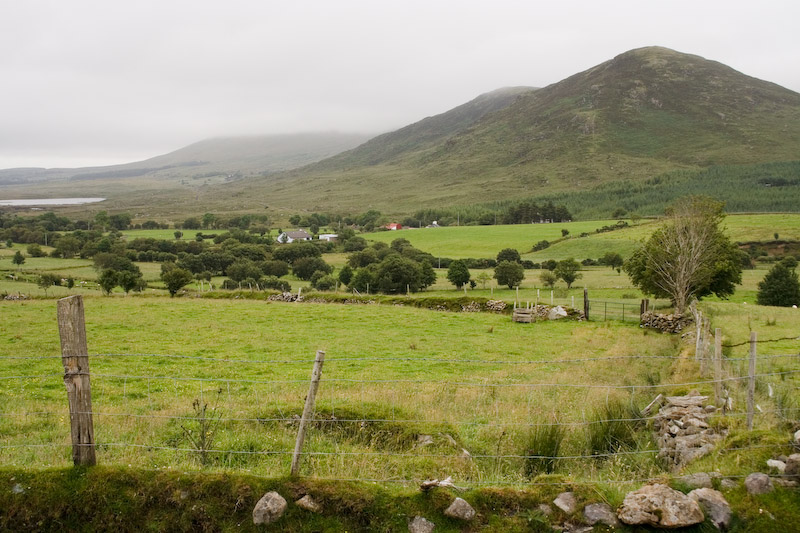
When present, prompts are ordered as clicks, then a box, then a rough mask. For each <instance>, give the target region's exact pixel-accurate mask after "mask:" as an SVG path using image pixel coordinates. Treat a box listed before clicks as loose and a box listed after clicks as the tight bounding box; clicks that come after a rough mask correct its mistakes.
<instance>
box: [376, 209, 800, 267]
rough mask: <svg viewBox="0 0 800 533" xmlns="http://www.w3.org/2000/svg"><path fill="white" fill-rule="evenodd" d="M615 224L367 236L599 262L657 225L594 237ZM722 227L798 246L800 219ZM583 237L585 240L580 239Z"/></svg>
mask: <svg viewBox="0 0 800 533" xmlns="http://www.w3.org/2000/svg"><path fill="white" fill-rule="evenodd" d="M615 223H616V221H614V220H600V221H586V222H568V223H563V224H518V225H506V226H504V225H499V226H454V227H445V228H423V229H420V230H416V229H412V230H401V231H386V232H377V233H370V234H367V235H366V237H367V238H368V239H370V240H374V241H379V242H385V243H391V241H393V240H394V239H398V238H404V239H408V241H409V242H411V244H412V245H414V246H415V247H416V248H419V249H420V250H423V251H425V252H429V253H431V254H433V255H434V256H435V257H450V258H453V259H463V258H468V257H472V258H494V257H496V256H497V253H498V252H499V251H500V250H502V249H503V248H514V249H516V250H518V251H519V252H520V253H521V254H523V259H530V260H532V261H534V262H541V261H543V260H545V259H556V260H561V259H567V258H569V257H573V258H575V259H577V260H579V261H580V260H583V259H586V258H591V259H598V258H600V257H601V256H602V255H603V254H605V253H606V252H617V253H619V254H621V255H622V256H623V257H627V256H629V255H630V254H631V253H633V251H634V250H635V249H636V246H637V245H638V243H639V242H641V241H643V240H645V239H647V238H648V237H649V236H650V235H651V234H652V232H653V231H655V230H656V229H657V228H658V227H659V224H658V222H657V221H655V220H645V221H642V222H639V223H637V224H635V225H631V226H630V227H627V228H623V229H620V230H616V231H611V232H605V233H595V232H594V231H595V230H596V229H597V228H600V227H602V226H606V225H613V224H615ZM724 226H725V228H726V229H725V232H726V233H727V235H728V236H729V237H730V238H731V240H733V241H734V242H752V241H762V242H763V241H772V240H773V239H774V234H775V233H778V235H779V237H780V238H781V239H782V240H793V241H800V214H796V213H791V214H789V213H786V214H746V215H728V216H727V217H726V218H725V221H724ZM561 229H567V230H568V231H569V237H568V238H566V239H562V236H561ZM582 233H588V234H589V235H588V236H587V237H581V236H580V235H581V234H582ZM542 240H547V241H550V242H551V243H552V244H551V246H550V247H548V248H546V249H544V250H541V251H538V252H532V251H531V250H532V249H533V245H534V244H536V243H537V242H539V241H542ZM556 241H557V242H556ZM435 266H436V265H434V267H435Z"/></svg>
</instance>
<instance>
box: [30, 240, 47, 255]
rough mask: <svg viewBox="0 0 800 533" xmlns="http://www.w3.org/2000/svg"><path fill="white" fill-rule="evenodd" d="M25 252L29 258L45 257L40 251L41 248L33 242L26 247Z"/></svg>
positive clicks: (42, 251)
mask: <svg viewBox="0 0 800 533" xmlns="http://www.w3.org/2000/svg"><path fill="white" fill-rule="evenodd" d="M25 250H26V251H27V252H28V255H29V256H31V257H44V256H45V253H44V250H42V247H41V246H39V245H38V244H36V243H35V242H34V243H31V244H29V245H28V247H27V248H26V249H25Z"/></svg>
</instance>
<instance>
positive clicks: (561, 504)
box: [553, 492, 578, 514]
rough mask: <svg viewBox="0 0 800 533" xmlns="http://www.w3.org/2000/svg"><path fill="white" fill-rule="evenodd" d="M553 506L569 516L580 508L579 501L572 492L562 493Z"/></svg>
mask: <svg viewBox="0 0 800 533" xmlns="http://www.w3.org/2000/svg"><path fill="white" fill-rule="evenodd" d="M553 505H555V506H556V507H558V508H559V509H561V510H562V511H564V512H565V513H567V514H572V513H574V512H575V510H576V509H577V508H578V500H577V499H576V498H575V494H574V493H572V492H562V493H561V494H559V495H558V497H557V498H556V499H555V500H553Z"/></svg>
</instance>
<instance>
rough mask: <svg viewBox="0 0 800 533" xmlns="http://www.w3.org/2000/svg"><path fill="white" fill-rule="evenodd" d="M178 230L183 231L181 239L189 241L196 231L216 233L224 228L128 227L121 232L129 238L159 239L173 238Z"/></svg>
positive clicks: (208, 233)
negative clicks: (128, 228)
mask: <svg viewBox="0 0 800 533" xmlns="http://www.w3.org/2000/svg"><path fill="white" fill-rule="evenodd" d="M176 231H180V232H182V233H183V236H182V237H181V240H185V241H191V240H194V238H195V237H196V236H197V234H198V233H202V234H203V235H217V234H219V233H222V232H223V231H224V230H219V229H181V230H176V229H130V230H125V231H123V232H122V234H123V235H124V236H125V237H126V238H127V239H129V240H133V239H136V238H139V237H142V238H148V239H161V240H169V241H172V240H175V232H176Z"/></svg>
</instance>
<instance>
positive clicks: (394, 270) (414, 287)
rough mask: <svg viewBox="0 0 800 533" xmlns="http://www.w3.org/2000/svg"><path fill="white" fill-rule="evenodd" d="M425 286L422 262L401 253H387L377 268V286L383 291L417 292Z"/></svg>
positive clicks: (393, 292) (390, 292) (394, 292)
mask: <svg viewBox="0 0 800 533" xmlns="http://www.w3.org/2000/svg"><path fill="white" fill-rule="evenodd" d="M424 287H425V286H424V284H423V282H422V267H421V266H420V264H419V263H417V262H416V261H413V260H411V259H408V258H406V257H403V256H401V255H399V254H396V253H393V254H389V255H387V256H386V258H385V259H384V260H383V261H381V262H380V263H379V264H378V266H377V269H376V270H375V288H376V289H377V290H379V291H381V292H385V293H389V294H397V293H404V292H406V289H408V290H410V291H411V292H417V291H418V290H420V289H422V288H424Z"/></svg>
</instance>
